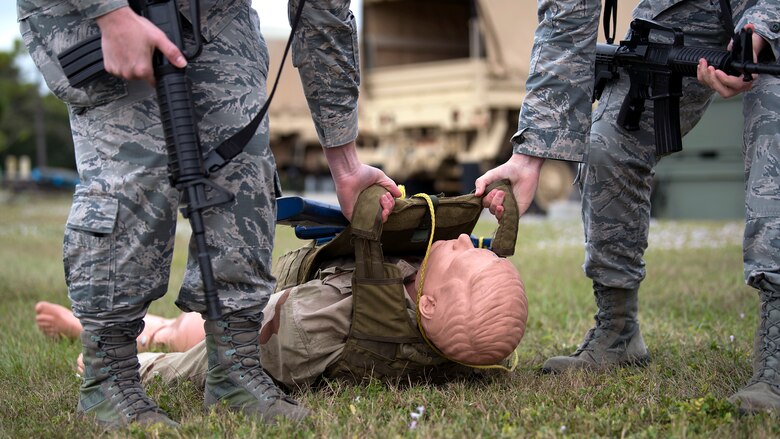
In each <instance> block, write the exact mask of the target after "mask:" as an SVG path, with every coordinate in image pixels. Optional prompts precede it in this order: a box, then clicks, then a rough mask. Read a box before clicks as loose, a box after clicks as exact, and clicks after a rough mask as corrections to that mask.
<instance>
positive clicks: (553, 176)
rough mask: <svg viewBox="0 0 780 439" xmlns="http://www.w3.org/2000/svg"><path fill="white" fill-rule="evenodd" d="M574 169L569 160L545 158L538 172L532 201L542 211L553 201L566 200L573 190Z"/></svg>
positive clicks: (545, 210)
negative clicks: (537, 183) (537, 180)
mask: <svg viewBox="0 0 780 439" xmlns="http://www.w3.org/2000/svg"><path fill="white" fill-rule="evenodd" d="M573 181H574V171H573V170H572V167H571V164H569V162H563V161H559V160H545V161H544V165H542V170H541V173H540V174H539V186H538V187H537V188H536V197H535V198H534V203H535V204H536V206H537V207H538V208H539V209H541V210H542V211H544V212H547V209H548V208H549V207H550V204H552V203H553V202H555V201H560V200H566V199H567V198H569V195H571V192H572V191H573V190H574V186H573V185H572V182H573Z"/></svg>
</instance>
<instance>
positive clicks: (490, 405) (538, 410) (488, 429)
mask: <svg viewBox="0 0 780 439" xmlns="http://www.w3.org/2000/svg"><path fill="white" fill-rule="evenodd" d="M2 197H3V194H1V193H0V200H2V199H3V198H2ZM0 202H2V203H3V204H2V205H1V206H0V224H2V225H3V227H2V228H0V261H3V264H0V330H2V333H3V341H2V343H0V438H5V437H96V436H100V435H104V436H106V437H119V438H124V437H139V438H140V437H151V438H157V437H166V438H167V437H187V438H189V437H205V438H218V437H230V438H234V437H236V438H237V437H279V438H287V437H293V438H315V437H316V438H320V437H336V438H365V437H369V438H373V437H382V438H384V437H390V438H438V437H455V438H461V437H462V438H472V437H491V438H492V437H495V438H517V437H545V438H547V437H584V438H593V437H639V438H667V437H698V438H710V437H757V438H762V437H767V438H768V437H778V436H780V423H778V422H777V417H776V416H770V415H765V414H764V415H758V416H740V415H739V414H738V413H737V411H736V410H735V408H734V407H733V406H731V405H730V404H729V403H728V402H727V401H726V398H727V397H728V396H729V395H731V394H732V393H733V392H734V391H736V389H738V388H739V387H740V386H742V385H743V384H744V383H745V382H746V381H747V379H748V378H749V375H750V370H749V368H750V358H751V350H752V344H751V343H752V333H753V331H754V329H755V325H756V317H757V316H756V312H755V311H756V307H757V303H756V295H755V292H754V291H752V290H751V289H749V288H747V287H746V286H745V285H744V282H743V280H742V256H741V250H740V246H739V242H740V240H741V238H740V236H739V230H740V227H734V228H733V230H736V233H735V234H734V235H735V236H733V237H732V238H730V239H727V240H725V241H723V243H722V244H718V245H717V246H715V247H704V248H696V247H695V246H692V245H691V246H684V247H680V248H666V247H663V246H661V245H656V246H655V248H653V246H652V244H653V239H652V237H653V234H654V233H656V234H657V233H659V231H664V230H667V231H668V230H673V231H675V233H682V231H683V230H684V229H685V228H688V227H690V228H695V229H696V230H697V231H699V232H702V233H703V234H704V236H705V238H701V239H706V236H709V235H718V236H722V234H723V233H722V230H724V228H723V224H722V223H653V225H652V226H651V250H650V251H649V252H648V254H647V258H646V259H647V269H648V278H647V280H646V281H645V282H644V284H643V286H642V294H641V296H640V301H641V308H640V319H641V324H642V332H643V334H644V336H645V340H646V342H647V344H648V346H649V347H650V353H651V356H652V359H653V361H652V363H651V364H650V365H649V366H647V367H645V368H624V369H619V370H614V371H609V372H599V373H585V372H575V373H566V374H561V375H540V374H539V372H538V370H539V367H540V365H541V364H542V362H543V361H544V359H545V358H547V357H548V356H551V355H557V354H566V353H569V352H571V351H572V350H573V348H574V346H575V345H576V344H577V343H579V342H580V340H581V339H582V337H583V335H584V333H585V331H586V330H587V329H588V328H589V327H590V325H591V324H592V316H593V312H594V311H595V306H594V303H593V297H592V293H591V291H590V284H589V281H588V280H587V279H586V278H585V277H584V276H583V274H582V270H581V264H582V245H581V233H582V232H581V225H580V224H579V223H578V222H571V223H553V222H541V221H540V222H533V221H531V222H528V221H523V222H521V225H520V242H519V247H518V251H517V255H516V256H514V257H512V261H513V262H514V263H515V264H516V265H517V266H518V268H519V269H520V271H521V273H522V275H523V278H524V281H525V284H526V288H527V293H528V299H529V306H530V317H529V325H528V330H527V332H526V336H525V338H524V340H523V342H522V343H521V345H520V348H519V351H518V352H519V354H520V364H519V366H518V368H517V370H516V371H515V372H514V373H511V374H505V373H496V372H494V373H489V374H487V375H486V376H484V377H482V378H480V379H476V380H472V381H454V382H450V383H446V384H439V385H433V384H420V385H409V383H406V382H402V381H399V382H391V383H382V382H379V381H376V380H372V381H367V382H365V383H363V384H360V385H356V384H353V383H346V382H343V381H338V380H324V381H323V382H322V384H321V385H320V386H318V387H316V388H312V389H296V390H294V392H293V394H294V396H295V397H296V398H298V399H299V400H301V402H302V403H303V404H305V405H306V406H307V407H309V408H310V409H311V411H312V416H311V419H308V420H307V421H306V422H304V424H303V425H300V426H295V425H291V424H289V423H282V424H280V425H278V426H275V427H268V426H265V425H261V424H257V423H255V422H253V421H252V420H251V419H248V418H246V417H244V416H242V415H238V414H232V413H224V412H223V411H219V410H213V411H211V412H204V411H203V409H202V404H203V396H202V393H201V392H202V391H201V390H199V389H196V388H195V387H194V386H193V385H192V384H191V383H189V382H176V383H164V382H161V381H155V382H153V383H152V384H151V385H150V386H149V388H148V391H149V394H150V395H151V396H152V397H153V398H155V399H156V400H157V401H158V402H159V403H160V404H161V405H162V406H163V407H164V408H165V409H166V410H168V412H169V413H170V414H171V415H172V417H173V418H174V419H176V420H177V421H179V422H181V424H182V426H181V428H180V429H179V430H177V431H172V430H167V429H159V428H154V427H152V428H141V427H133V428H131V429H129V430H125V431H119V432H108V433H105V432H104V431H103V430H102V429H101V428H99V427H97V426H95V425H93V424H92V423H91V422H90V421H88V420H84V419H79V418H77V417H76V415H75V406H76V398H77V396H76V395H77V391H78V385H79V382H78V379H77V377H76V376H75V369H74V360H75V358H76V356H77V355H78V353H79V350H80V349H79V346H78V343H76V342H72V341H69V340H59V341H56V340H50V339H47V338H46V337H44V336H43V335H42V334H41V333H40V332H39V331H38V330H37V328H36V327H35V323H34V311H33V306H34V304H35V303H36V302H37V301H39V300H48V301H53V302H56V303H60V304H63V305H67V303H68V299H67V294H66V288H65V285H64V280H63V274H62V263H61V242H62V227H63V224H64V221H65V218H66V216H67V213H68V205H69V200H68V199H66V198H46V199H39V198H31V197H28V196H23V197H19V198H14V199H12V200H5V201H0ZM479 228H480V230H481V231H482V232H484V233H489V232H490V231H491V230H492V229H493V228H494V226H491V225H489V224H480V226H479ZM727 230H732V229H727ZM569 237H571V240H569ZM694 243H695V242H691V244H694ZM185 244H186V236H180V237H179V240H178V242H177V248H176V252H175V254H174V268H173V277H172V281H171V288H170V291H169V293H168V294H167V295H166V296H165V297H164V298H163V299H162V300H159V301H157V302H155V303H154V304H153V305H152V311H153V312H154V313H157V314H162V315H165V316H168V317H172V316H175V315H176V314H177V313H178V311H177V309H176V307H175V305H174V304H173V302H174V299H175V295H176V294H175V293H176V287H177V286H178V284H179V283H180V281H181V277H182V271H183V266H184V261H185V255H184V252H183V250H184V249H185V248H186V245H185ZM299 244H300V241H298V240H296V239H295V238H294V236H293V235H292V233H291V231H290V229H289V228H286V227H280V228H279V230H278V232H277V245H278V247H277V249H276V250H275V252H274V254H275V256H276V257H278V256H279V254H280V253H281V252H282V251H284V249H289V248H292V247H294V246H296V245H299ZM731 335H733V336H734V340H733V341H732V340H731V337H730V336H731ZM418 407H424V410H423V411H422V413H421V414H420V415H419V417H417V418H416V419H415V418H413V417H412V413H420V411H419V410H418ZM413 420H414V421H416V424H414V427H413V428H412V426H413V424H412V421H413Z"/></svg>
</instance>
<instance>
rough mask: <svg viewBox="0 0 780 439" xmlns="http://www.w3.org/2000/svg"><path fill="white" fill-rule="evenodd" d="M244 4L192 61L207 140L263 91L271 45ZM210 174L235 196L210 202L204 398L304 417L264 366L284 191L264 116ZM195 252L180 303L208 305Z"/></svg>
mask: <svg viewBox="0 0 780 439" xmlns="http://www.w3.org/2000/svg"><path fill="white" fill-rule="evenodd" d="M241 8H242V10H241V11H240V12H239V13H238V14H237V15H236V17H235V19H234V20H233V21H232V22H231V23H229V24H228V25H227V26H226V27H225V28H224V29H223V30H222V32H221V33H220V34H219V35H217V36H216V37H215V38H214V39H213V40H212V41H211V42H210V43H209V44H208V45H206V46H204V50H203V53H202V54H201V55H200V57H199V58H198V59H197V60H196V61H195V62H192V63H191V64H190V78H191V79H192V82H193V84H194V86H193V95H194V98H195V101H196V102H197V104H198V108H201V109H204V110H205V111H207V112H206V113H205V115H204V117H203V119H202V120H201V121H200V128H201V133H203V140H204V144H206V145H207V147H208V148H213V147H215V146H216V145H217V144H219V143H220V142H221V141H224V140H225V139H227V138H228V137H230V135H232V134H233V133H234V132H236V131H238V130H239V129H241V128H243V127H244V126H245V125H247V124H248V123H249V121H250V119H251V118H252V117H253V116H255V114H257V112H258V111H259V108H260V106H261V105H262V103H263V102H264V101H265V78H266V76H267V69H268V54H267V49H266V47H265V42H264V41H263V39H262V37H261V36H260V33H259V23H258V20H257V15H256V13H255V12H254V11H253V10H251V9H250V8H249V7H248V6H247V5H243V6H241ZM215 74H216V76H215ZM233 87H235V88H236V89H233ZM211 179H212V181H214V182H215V183H217V184H218V185H220V186H222V187H223V188H225V189H227V190H228V191H230V192H232V193H233V194H234V195H235V200H234V201H232V202H230V203H227V204H224V205H220V206H216V207H213V208H210V209H208V210H207V211H205V212H204V222H205V227H206V240H207V242H208V245H209V252H210V254H211V262H212V265H213V268H214V274H215V277H216V281H217V291H218V294H219V302H220V305H221V314H222V318H221V319H219V320H216V321H206V322H205V324H204V328H205V332H206V346H207V350H208V351H209V355H208V358H209V370H208V374H207V376H206V384H205V399H204V402H205V404H206V406H207V407H211V406H219V405H222V404H223V403H224V404H225V405H226V406H227V407H229V408H230V409H233V410H241V411H243V412H245V413H247V414H249V415H252V416H257V417H258V418H260V419H262V420H263V421H266V422H274V418H277V417H285V418H289V419H292V420H295V421H297V420H300V419H302V418H303V417H305V416H306V414H307V410H306V409H304V408H303V407H301V406H299V405H298V403H297V402H296V401H294V400H292V399H291V398H290V397H288V396H287V395H285V394H284V393H283V392H282V391H281V389H279V388H278V387H277V386H276V385H275V384H274V383H273V381H272V380H271V378H270V377H269V376H268V375H267V374H266V372H265V371H264V370H263V368H262V365H261V362H260V356H259V353H260V350H259V346H258V340H257V337H258V330H259V328H260V324H261V322H262V310H263V307H264V306H265V304H266V303H267V301H268V298H269V296H270V295H271V292H272V291H273V287H274V279H273V276H272V275H271V252H272V250H273V242H274V231H275V222H276V197H277V196H278V195H280V194H279V191H278V186H277V184H278V180H277V178H276V165H275V162H274V158H273V155H272V153H271V149H270V146H269V137H268V120H267V118H266V120H264V121H263V123H262V124H261V126H260V127H259V128H258V130H257V132H256V133H255V135H254V137H253V138H252V139H251V141H250V142H249V143H248V144H247V145H246V147H245V148H244V150H243V152H242V153H241V154H239V155H237V156H236V157H235V158H234V159H233V160H232V161H231V162H230V163H229V164H228V165H227V166H225V167H224V168H222V169H220V170H219V171H217V172H215V173H213V174H212V175H211ZM193 255H194V245H193V244H192V243H191V244H190V258H189V261H188V263H187V270H186V273H185V278H184V283H183V285H182V288H181V292H180V295H179V298H178V300H177V304H178V305H179V306H180V307H181V308H182V309H183V310H185V311H195V312H200V313H205V305H204V304H205V300H204V297H203V289H202V282H201V275H200V269H199V267H198V265H197V262H196V260H195V259H194V258H193ZM204 317H205V316H204Z"/></svg>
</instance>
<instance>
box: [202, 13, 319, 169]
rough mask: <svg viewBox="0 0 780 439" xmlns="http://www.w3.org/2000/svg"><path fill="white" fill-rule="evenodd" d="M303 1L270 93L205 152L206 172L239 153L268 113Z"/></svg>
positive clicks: (222, 165) (223, 163)
mask: <svg viewBox="0 0 780 439" xmlns="http://www.w3.org/2000/svg"><path fill="white" fill-rule="evenodd" d="M304 3H305V0H300V2H299V3H298V8H297V9H296V10H295V18H293V22H292V25H291V29H290V37H289V38H287V45H286V46H285V47H284V54H283V55H282V61H281V62H280V63H279V72H278V73H277V74H276V79H275V80H274V86H273V88H271V93H270V94H269V95H268V99H266V101H265V104H263V106H262V108H260V111H259V112H258V113H257V115H255V117H254V118H252V120H251V121H249V123H248V124H247V125H246V126H244V128H241V129H240V130H239V131H238V132H237V133H235V134H233V135H232V136H230V138H229V139H227V140H225V141H224V142H222V143H221V144H219V146H217V147H216V148H214V149H213V150H212V151H211V152H209V153H208V154H206V157H204V159H203V166H204V167H205V168H206V171H207V172H209V173H211V172H216V171H218V170H219V169H222V168H223V167H224V166H225V165H227V164H228V162H230V161H231V160H232V159H233V158H234V157H235V156H237V155H239V154H241V151H243V150H244V147H245V146H246V144H247V143H249V141H250V140H251V139H252V136H254V135H255V131H257V128H258V127H259V126H260V123H261V122H262V121H263V118H264V117H265V115H266V113H268V108H269V107H270V106H271V100H272V99H273V98H274V94H275V93H276V87H277V86H278V85H279V79H280V78H281V77H282V69H284V62H285V60H287V53H288V52H289V51H290V46H291V45H292V41H293V38H294V37H295V30H296V29H297V28H298V22H299V21H300V19H301V13H302V12H303V4H304Z"/></svg>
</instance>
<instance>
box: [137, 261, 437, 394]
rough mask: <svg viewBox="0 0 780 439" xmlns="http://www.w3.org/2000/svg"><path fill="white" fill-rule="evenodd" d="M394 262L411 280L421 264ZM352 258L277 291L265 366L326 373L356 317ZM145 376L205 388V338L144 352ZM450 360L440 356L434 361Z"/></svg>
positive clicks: (287, 377) (296, 377) (263, 333)
mask: <svg viewBox="0 0 780 439" xmlns="http://www.w3.org/2000/svg"><path fill="white" fill-rule="evenodd" d="M394 263H395V265H396V267H398V269H399V270H400V272H401V275H402V276H403V277H404V279H405V280H406V281H407V282H408V281H411V280H412V279H413V278H414V275H415V274H416V273H417V266H418V264H417V263H409V262H406V261H403V260H396V261H395V262H394ZM353 271H354V262H351V263H348V264H343V263H340V264H338V265H337V266H335V265H334V266H330V267H328V268H325V269H322V270H320V271H319V272H318V273H317V276H316V277H315V278H314V279H313V280H311V281H309V282H307V283H305V284H303V285H299V286H296V287H292V288H288V289H286V290H283V291H280V292H277V293H274V294H273V295H271V300H270V301H269V302H268V305H266V307H265V310H264V312H263V324H262V326H261V329H260V351H261V356H262V358H263V367H264V368H265V369H266V370H267V371H268V373H269V374H270V375H271V376H273V377H274V379H276V380H277V381H279V382H282V383H284V384H286V385H288V386H294V385H297V386H301V385H307V384H310V383H311V382H313V381H314V380H315V379H317V378H318V377H320V375H322V374H324V373H326V371H327V369H328V366H330V365H332V364H333V363H334V362H335V361H336V360H337V359H338V358H339V356H340V355H341V353H342V351H343V350H344V346H345V341H346V339H347V335H348V334H349V330H350V326H351V318H352V274H353ZM415 308H416V307H415V305H414V303H413V302H412V300H411V299H410V298H409V297H408V296H407V310H408V311H409V319H410V323H411V324H413V325H416V324H417V321H416V317H415V315H416V314H415ZM404 354H408V357H406V358H409V359H410V360H411V359H413V360H415V361H420V358H421V356H424V355H426V354H425V353H424V352H418V351H417V350H415V345H414V344H407V345H405V346H404V348H403V349H402V351H401V355H402V356H404ZM139 357H140V359H141V378H142V379H143V380H144V381H148V380H150V379H151V378H153V377H154V376H160V378H162V379H163V381H171V380H173V379H177V378H186V379H189V380H191V381H193V382H194V383H195V385H197V386H200V387H202V386H203V385H204V377H205V373H206V362H207V361H206V348H205V343H203V342H202V343H199V344H198V345H196V346H194V347H193V348H192V349H190V350H188V351H187V352H175V353H166V354H163V353H149V352H147V353H142V354H140V355H139ZM436 362H438V363H441V364H443V363H446V362H447V360H445V359H444V358H442V357H436V358H431V364H432V365H434V364H436Z"/></svg>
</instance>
